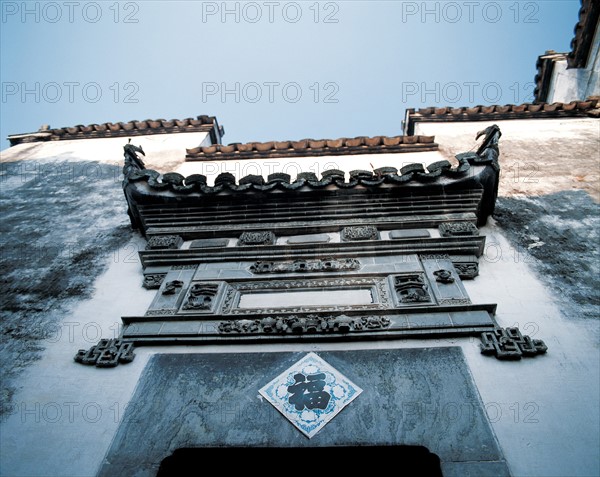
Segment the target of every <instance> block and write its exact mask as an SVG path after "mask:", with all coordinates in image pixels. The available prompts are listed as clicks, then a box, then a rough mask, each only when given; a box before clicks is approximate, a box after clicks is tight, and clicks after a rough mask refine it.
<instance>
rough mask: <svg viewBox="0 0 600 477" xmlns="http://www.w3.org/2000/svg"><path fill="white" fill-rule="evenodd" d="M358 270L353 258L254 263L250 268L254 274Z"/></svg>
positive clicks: (355, 260)
mask: <svg viewBox="0 0 600 477" xmlns="http://www.w3.org/2000/svg"><path fill="white" fill-rule="evenodd" d="M358 269H360V262H359V261H358V260H357V259H355V258H325V259H319V260H294V261H293V262H291V261H290V262H256V263H254V264H253V265H252V266H251V267H250V271H251V272H252V273H255V274H260V273H310V272H337V271H348V270H358Z"/></svg>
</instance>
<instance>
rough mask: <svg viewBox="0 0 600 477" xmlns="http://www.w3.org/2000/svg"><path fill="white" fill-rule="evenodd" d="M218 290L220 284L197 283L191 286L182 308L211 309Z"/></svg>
mask: <svg viewBox="0 0 600 477" xmlns="http://www.w3.org/2000/svg"><path fill="white" fill-rule="evenodd" d="M218 292H219V285H216V284H214V283H195V284H193V285H192V286H191V287H190V291H189V293H188V296H187V299H186V301H185V302H184V304H183V306H182V307H181V308H182V310H211V309H212V308H213V305H214V302H215V297H216V296H217V293H218Z"/></svg>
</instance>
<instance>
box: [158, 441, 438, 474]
mask: <svg viewBox="0 0 600 477" xmlns="http://www.w3.org/2000/svg"><path fill="white" fill-rule="evenodd" d="M359 464H360V467H362V468H366V469H369V472H368V474H371V473H373V474H379V473H380V472H382V470H383V469H384V468H386V469H387V468H390V467H391V468H393V469H394V475H396V476H401V477H443V476H442V471H441V469H440V459H439V457H438V456H437V455H435V454H432V453H431V452H429V450H428V449H427V448H426V447H423V446H383V447H373V446H365V447H292V448H290V447H287V448H274V447H203V448H184V449H177V450H176V451H175V452H173V454H172V455H170V456H169V457H167V458H165V459H164V460H163V461H162V462H161V464H160V468H159V470H158V474H157V477H196V476H204V475H206V474H207V472H209V468H211V469H213V470H216V471H217V472H218V473H219V474H221V475H231V474H233V475H236V474H237V475H247V474H248V473H250V472H252V471H257V472H261V473H263V474H265V473H267V474H269V475H277V474H279V475H282V476H285V477H293V476H296V475H298V476H300V475H301V476H303V477H308V476H311V475H312V476H315V477H317V476H319V475H326V474H329V475H345V474H346V473H348V474H356V473H357V472H358V470H359V467H358V465H359ZM364 477H370V476H369V475H365V476H364Z"/></svg>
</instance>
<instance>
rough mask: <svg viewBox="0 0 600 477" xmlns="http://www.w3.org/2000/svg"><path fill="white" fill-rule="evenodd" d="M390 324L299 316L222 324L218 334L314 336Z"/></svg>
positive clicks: (368, 318)
mask: <svg viewBox="0 0 600 477" xmlns="http://www.w3.org/2000/svg"><path fill="white" fill-rule="evenodd" d="M390 324H391V321H390V320H389V318H387V317H385V316H361V317H358V318H352V317H349V316H346V315H339V316H318V315H308V316H305V317H300V316H297V315H291V316H285V317H271V316H268V317H265V318H262V319H255V320H230V321H221V322H220V323H219V328H218V329H219V333H222V334H231V333H240V334H253V333H264V334H299V335H301V334H315V333H349V332H351V331H369V330H376V329H382V328H387V327H389V326H390Z"/></svg>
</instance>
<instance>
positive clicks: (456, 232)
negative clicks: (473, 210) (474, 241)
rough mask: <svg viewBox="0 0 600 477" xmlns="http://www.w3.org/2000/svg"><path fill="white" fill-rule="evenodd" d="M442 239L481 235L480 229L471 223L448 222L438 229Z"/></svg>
mask: <svg viewBox="0 0 600 477" xmlns="http://www.w3.org/2000/svg"><path fill="white" fill-rule="evenodd" d="M438 229H439V231H440V236H442V237H465V236H474V235H479V229H478V228H477V227H476V226H475V224H473V223H471V222H446V223H443V224H440V226H439V227H438Z"/></svg>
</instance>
